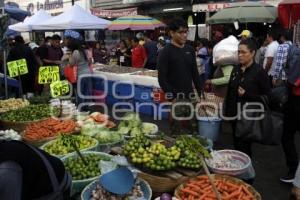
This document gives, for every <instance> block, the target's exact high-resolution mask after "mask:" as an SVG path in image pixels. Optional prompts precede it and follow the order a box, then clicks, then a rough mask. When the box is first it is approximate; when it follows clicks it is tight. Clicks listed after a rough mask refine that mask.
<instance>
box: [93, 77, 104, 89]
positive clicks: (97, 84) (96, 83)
mask: <svg viewBox="0 0 300 200" xmlns="http://www.w3.org/2000/svg"><path fill="white" fill-rule="evenodd" d="M93 88H94V90H101V91H104V80H103V79H102V78H96V77H93Z"/></svg>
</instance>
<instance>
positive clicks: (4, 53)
mask: <svg viewBox="0 0 300 200" xmlns="http://www.w3.org/2000/svg"><path fill="white" fill-rule="evenodd" d="M3 69H4V70H3V71H4V87H5V99H8V90H7V68H6V51H5V50H4V49H3Z"/></svg>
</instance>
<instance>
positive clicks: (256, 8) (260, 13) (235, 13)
mask: <svg viewBox="0 0 300 200" xmlns="http://www.w3.org/2000/svg"><path fill="white" fill-rule="evenodd" d="M276 18H277V10H276V8H275V7H274V6H271V5H268V4H265V3H261V2H242V3H232V4H230V6H229V7H227V8H224V9H222V10H220V11H219V12H217V13H216V14H215V15H213V16H212V17H210V18H209V19H208V23H209V24H227V23H234V22H235V21H238V22H240V23H263V22H266V23H273V22H274V21H275V20H276Z"/></svg>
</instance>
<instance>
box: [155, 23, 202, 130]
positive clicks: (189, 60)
mask: <svg viewBox="0 0 300 200" xmlns="http://www.w3.org/2000/svg"><path fill="white" fill-rule="evenodd" d="M169 29H170V34H171V37H172V42H171V44H169V45H167V46H165V47H164V49H163V50H162V51H161V52H160V54H159V56H158V64H157V67H158V81H159V84H160V86H161V88H162V89H163V91H164V92H165V93H166V97H171V99H169V100H172V102H173V103H175V102H179V101H188V102H189V101H190V100H192V99H193V98H194V88H193V84H194V86H195V88H196V90H197V93H198V95H199V96H200V94H201V83H200V78H199V72H198V69H197V64H196V56H195V51H194V49H193V47H191V46H188V45H186V41H187V32H188V26H187V24H186V22H185V21H184V20H182V19H175V20H174V21H173V22H172V23H171V24H170V25H169ZM184 107H185V108H184ZM172 109H175V113H176V116H178V115H177V113H178V114H179V115H181V114H183V113H182V112H184V113H185V114H183V115H184V116H189V113H190V112H191V111H190V109H188V108H187V107H186V106H182V107H180V106H173V108H172ZM187 110H189V111H187ZM177 111H178V112H177ZM181 116H182V115H181ZM173 117H174V116H172V118H173ZM172 121H173V120H172ZM193 126H195V125H193ZM191 131H192V130H191ZM193 133H194V132H193Z"/></svg>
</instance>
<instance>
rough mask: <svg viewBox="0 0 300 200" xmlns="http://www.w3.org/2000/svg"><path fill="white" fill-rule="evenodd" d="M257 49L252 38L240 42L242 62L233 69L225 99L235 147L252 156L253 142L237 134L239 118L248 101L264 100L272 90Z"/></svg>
mask: <svg viewBox="0 0 300 200" xmlns="http://www.w3.org/2000/svg"><path fill="white" fill-rule="evenodd" d="M255 51H256V43H255V41H253V40H252V39H247V40H243V41H241V42H240V44H239V49H238V57H239V63H240V64H239V65H238V66H236V67H234V69H233V70H232V73H231V77H230V81H229V84H228V91H227V96H226V100H225V116H226V117H230V118H231V120H232V128H233V142H234V147H235V149H237V150H239V151H242V152H244V153H246V154H247V155H249V156H250V157H251V155H252V151H251V142H246V141H241V140H240V139H239V138H237V137H236V136H235V130H236V124H237V119H238V117H239V116H241V114H242V111H243V107H244V105H245V104H246V103H252V102H262V99H261V97H262V95H267V96H268V95H269V93H270V90H271V86H270V84H269V79H268V75H267V73H266V72H265V71H264V69H263V68H261V67H259V66H258V65H257V64H256V63H255V61H254V58H255ZM239 108H241V109H239Z"/></svg>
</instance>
